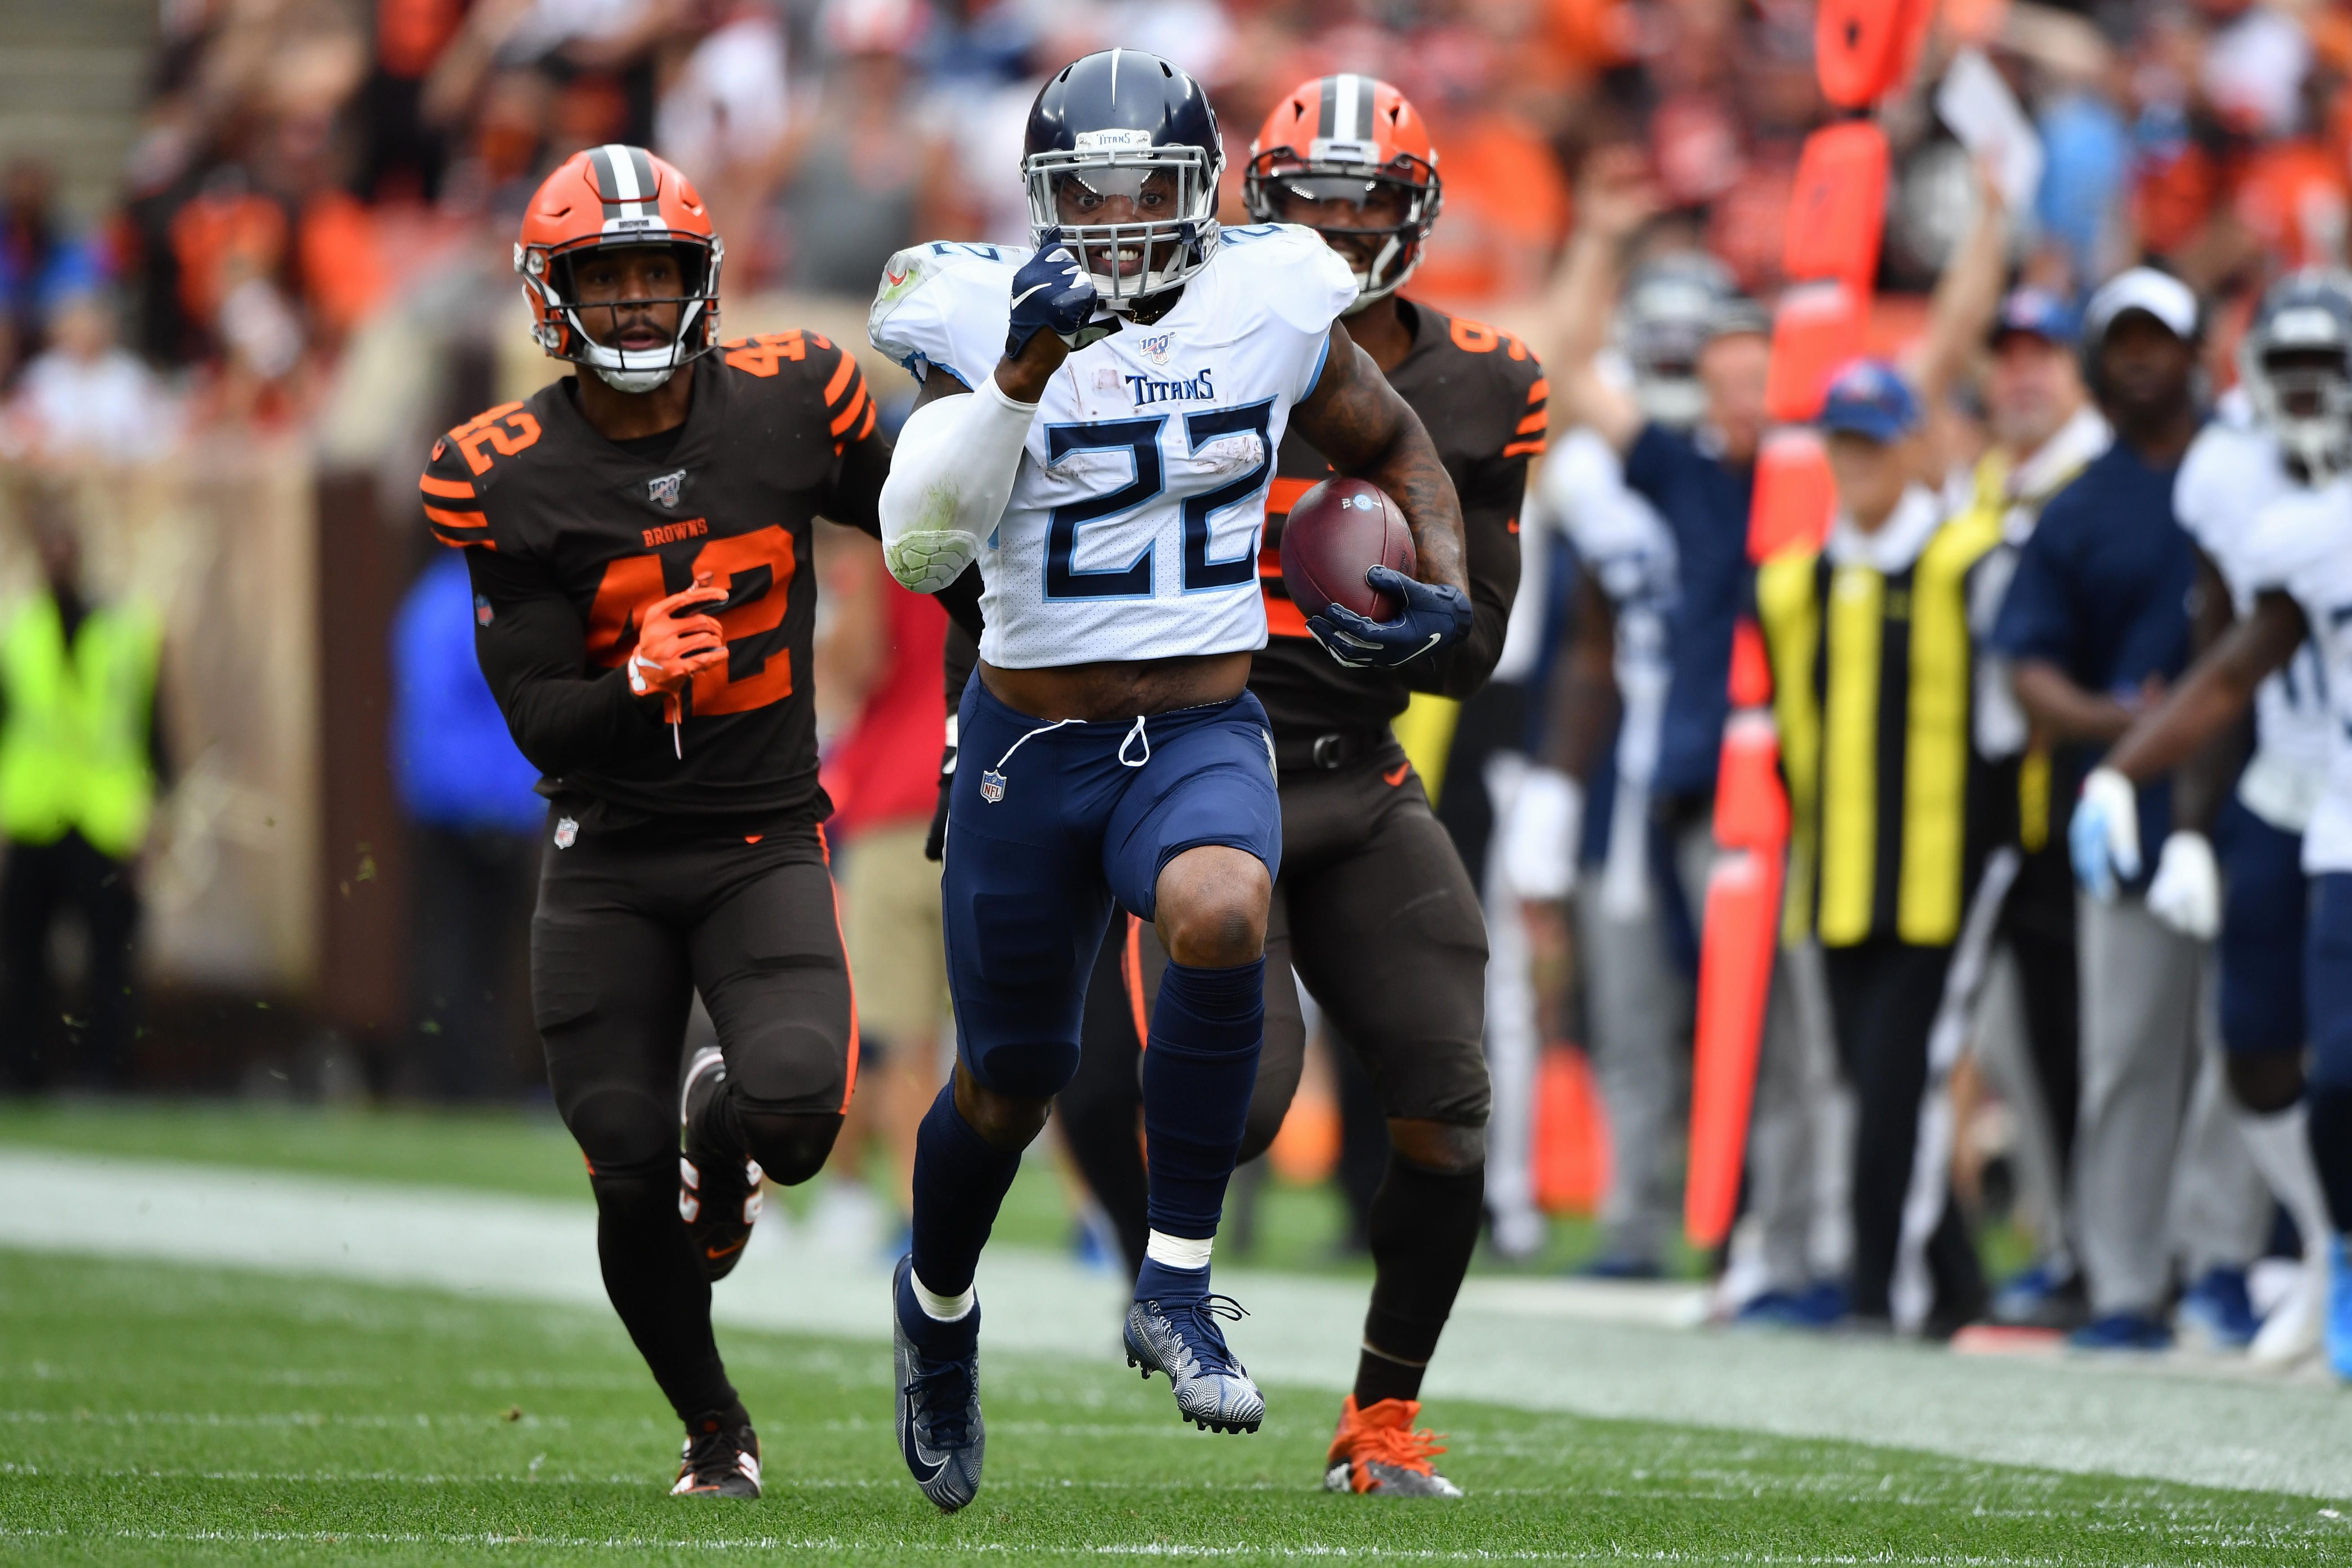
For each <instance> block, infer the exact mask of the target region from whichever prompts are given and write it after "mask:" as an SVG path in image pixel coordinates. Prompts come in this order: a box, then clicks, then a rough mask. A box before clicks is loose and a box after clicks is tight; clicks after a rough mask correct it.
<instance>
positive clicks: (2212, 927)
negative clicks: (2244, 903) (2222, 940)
mask: <svg viewBox="0 0 2352 1568" xmlns="http://www.w3.org/2000/svg"><path fill="white" fill-rule="evenodd" d="M2147 912H2148V913H2149V914H2150V915H2155V916H2156V917H2157V918H2158V920H2161V921H2163V922H2164V923H2165V924H2166V925H2169V926H2171V927H2172V928H2173V929H2174V930H2175V931H2178V932H2179V933H2180V934H2181V935H2182V936H2194V937H2195V938H2197V940H2199V941H2200V942H2210V941H2211V940H2212V939H2213V938H2214V937H2215V936H2220V935H2221V867H2220V866H2219V865H2217V864H2216V863H2215V862H2214V860H2213V845H2212V842H2211V841H2210V840H2208V839H2207V838H2206V837H2205V835H2204V834H2202V833H2190V832H2177V833H2171V834H2168V835H2167V836H2166V838H2165V841H2164V848H2163V849H2161V850H2159V851H2158V852H2157V856H2156V874H2155V875H2154V876H2152V877H2150V878H2149V879H2148V883H2147Z"/></svg>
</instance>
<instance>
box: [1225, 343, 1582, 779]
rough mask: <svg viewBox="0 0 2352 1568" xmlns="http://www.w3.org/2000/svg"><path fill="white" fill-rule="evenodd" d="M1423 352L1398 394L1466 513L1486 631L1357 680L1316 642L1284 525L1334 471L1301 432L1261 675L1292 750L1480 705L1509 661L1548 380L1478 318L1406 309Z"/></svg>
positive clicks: (1477, 613) (1286, 483)
mask: <svg viewBox="0 0 2352 1568" xmlns="http://www.w3.org/2000/svg"><path fill="white" fill-rule="evenodd" d="M1397 308H1398V309H1399V310H1400V311H1402V313H1403V315H1404V319H1405V320H1406V322H1407V323H1408V324H1409V325H1411V326H1412V334H1413V337H1412V350H1410V351H1409V352H1408V353H1407V354H1406V355H1405V357H1404V361H1403V362H1402V364H1400V365H1398V366H1397V368H1396V369H1395V370H1393V371H1390V372H1389V384H1390V385H1391V386H1392V387H1394V388H1396V390H1397V393H1398V395H1399V396H1401V397H1402V398H1403V399H1404V401H1405V402H1407V403H1408V404H1410V405H1411V406H1412V411H1413V412H1414V413H1417V414H1419V415H1420V416H1421V423H1422V424H1423V426H1424V427H1425V428H1426V429H1427V430H1428V431H1429V435H1430V439H1431V440H1432V441H1433V442H1435V443H1436V444H1437V451H1438V455H1439V456H1440V457H1442V458H1443V459H1444V463H1445V471H1446V472H1447V473H1448V474H1449V475H1451V476H1453V478H1454V491H1455V493H1456V494H1457V495H1458V496H1460V497H1461V500H1462V524H1463V529H1464V532H1465V536H1466V538H1465V545H1466V547H1467V548H1466V549H1465V558H1466V564H1467V567H1468V570H1469V574H1470V602H1471V609H1472V612H1473V619H1472V622H1471V628H1470V632H1469V635H1467V636H1466V637H1465V638H1463V639H1462V641H1460V642H1459V643H1455V644H1454V646H1453V647H1451V648H1448V649H1447V650H1445V651H1444V653H1441V654H1438V655H1437V656H1435V657H1433V658H1426V659H1416V660H1414V661H1413V662H1412V663H1411V664H1406V665H1404V666H1403V667H1402V668H1401V669H1394V670H1357V669H1349V668H1348V667H1347V666H1345V665H1343V664H1339V662H1338V661H1337V660H1335V659H1333V658H1332V657H1331V655H1330V654H1328V653H1325V652H1324V651H1323V649H1322V647H1321V646H1320V645H1319V644H1318V643H1316V641H1315V639H1314V638H1313V637H1312V636H1310V635H1309V634H1308V633H1307V619H1306V617H1305V616H1304V615H1302V614H1300V613H1299V610H1298V606H1297V605H1296V604H1294V603H1292V602H1291V600H1290V594H1289V591H1287V590H1286V589H1285V588H1284V587H1283V583H1282V559H1281V555H1280V550H1281V544H1282V522H1283V519H1284V518H1285V517H1287V516H1288V514H1289V511H1290V508H1291V507H1292V505H1293V504H1294V503H1296V502H1297V499H1298V497H1301V496H1303V495H1305V494H1306V493H1307V490H1308V489H1309V488H1311V487H1312V486H1316V485H1318V484H1320V483H1321V482H1322V481H1324V480H1325V479H1328V478H1329V477H1330V476H1331V465H1330V464H1328V463H1327V462H1325V461H1324V458H1323V455H1322V454H1321V453H1319V452H1317V451H1316V450H1315V449H1314V448H1313V447H1312V446H1310V445H1308V444H1307V440H1306V438H1305V437H1304V436H1302V435H1301V434H1299V433H1298V429H1297V425H1295V424H1294V425H1293V426H1292V427H1291V428H1290V429H1289V430H1288V431H1287V432H1286V433H1285V434H1284V435H1283V438H1282V451H1281V453H1280V461H1279V463H1278V465H1277V466H1276V477H1275V480H1274V485H1273V488H1272V490H1271V491H1270V492H1269V494H1268V495H1267V497H1266V505H1265V525H1266V526H1265V544H1264V547H1263V549H1261V550H1260V552H1259V556H1258V581H1259V584H1260V586H1261V587H1263V588H1264V590H1265V618H1266V631H1267V633H1268V636H1267V642H1266V645H1265V648H1264V649H1262V650H1260V652H1259V653H1258V654H1257V657H1256V660H1255V663H1254V664H1252V666H1251V669H1250V690H1252V691H1254V692H1255V693H1256V694H1257V695H1258V700H1259V701H1260V702H1262V703H1264V704H1265V711H1266V716H1268V717H1269V718H1271V719H1272V720H1273V721H1274V733H1275V736H1276V739H1278V740H1294V739H1299V738H1311V737H1315V736H1318V735H1323V734H1328V733H1330V732H1332V731H1335V730H1370V729H1377V728H1379V727H1381V726H1384V725H1386V724H1387V723H1388V722H1389V720H1391V719H1392V718H1394V717H1395V716H1397V715H1398V714H1400V713H1402V712H1403V711H1404V706H1405V703H1406V701H1407V699H1408V698H1409V697H1410V696H1411V695H1412V693H1414V692H1417V691H1423V692H1436V693H1439V694H1441V695H1445V696H1452V697H1462V696H1467V695H1470V694H1471V693H1472V692H1475V691H1476V690H1477V689H1478V688H1479V687H1480V686H1481V685H1485V684H1486V677H1487V675H1488V674H1491V673H1492V672H1493V670H1494V668H1495V661H1496V659H1498V658H1500V657H1501V656H1502V652H1503V628H1504V623H1505V622H1507V621H1508V620H1509V619H1510V614H1511V601H1512V599H1513V598H1514V597H1515V596H1516V595H1517V592H1518V586H1519V538H1518V534H1519V506H1520V503H1521V502H1522V501H1523V500H1524V499H1525V498H1526V495H1527V487H1528V459H1529V458H1531V457H1533V456H1535V455H1537V454H1538V453H1540V452H1541V451H1542V450H1543V449H1544V428H1545V400H1546V398H1547V396H1548V395H1549V387H1548V386H1547V385H1546V384H1545V382H1544V373H1543V367H1542V366H1541V365H1539V364H1538V363H1537V362H1536V359H1535V356H1534V355H1533V354H1531V353H1529V352H1528V347H1527V345H1526V344H1525V343H1522V342H1520V341H1519V340H1517V338H1514V337H1512V336H1511V335H1510V334H1509V333H1507V332H1500V331H1497V330H1496V329H1494V328H1492V327H1488V326H1486V325H1485V324H1483V323H1481V322H1477V321H1473V320H1470V319H1467V318H1464V317H1455V316H1448V315H1446V314H1444V312H1443V311H1439V310H1433V309H1432V308H1429V307H1428V306H1426V305H1417V304H1414V303H1413V302H1412V301H1411V300H1404V299H1400V300H1399V301H1398V302H1397Z"/></svg>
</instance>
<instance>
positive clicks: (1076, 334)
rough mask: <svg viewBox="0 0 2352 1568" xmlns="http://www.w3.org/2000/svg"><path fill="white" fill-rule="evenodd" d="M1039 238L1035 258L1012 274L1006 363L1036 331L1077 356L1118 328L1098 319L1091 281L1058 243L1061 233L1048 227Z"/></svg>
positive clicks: (1098, 303) (1099, 304)
mask: <svg viewBox="0 0 2352 1568" xmlns="http://www.w3.org/2000/svg"><path fill="white" fill-rule="evenodd" d="M1044 239H1045V243H1044V244H1042V245H1040V246H1038V247H1037V254H1036V255H1034V256H1031V257H1030V258H1029V259H1028V260H1027V261H1026V262H1024V263H1023V264H1022V267H1021V270H1020V271H1018V272H1016V273H1014V274H1013V320H1012V325H1011V326H1010V327H1009V328H1008V329H1006V331H1005V334H1004V357H1005V358H1006V359H1008V360H1017V359H1019V358H1020V357H1021V350H1024V349H1025V348H1027V347H1028V346H1029V340H1030V339H1032V338H1034V337H1035V336H1036V335H1037V334H1038V333H1040V332H1046V331H1050V332H1052V333H1053V334H1054V336H1055V337H1057V338H1059V339H1061V340H1062V341H1063V342H1065V343H1067V344H1068V345H1069V346H1070V351H1071V352H1072V353H1076V351H1077V350H1080V349H1083V348H1085V347H1086V346H1087V344H1088V343H1095V342H1099V341H1101V340H1103V339H1105V338H1108V337H1109V336H1110V335H1111V334H1112V333H1113V332H1116V331H1118V317H1116V316H1104V315H1102V301H1101V300H1100V299H1099V298H1097V297H1096V294H1095V286H1094V280H1093V279H1092V278H1090V277H1087V269H1086V268H1085V267H1081V266H1079V265H1078V259H1077V257H1076V256H1073V255H1071V254H1070V247H1069V246H1066V245H1064V244H1062V243H1061V239H1062V231H1061V230H1059V229H1047V230H1046V231H1045V236H1044ZM1097 316H1101V318H1102V319H1099V320H1097V319H1096V318H1097Z"/></svg>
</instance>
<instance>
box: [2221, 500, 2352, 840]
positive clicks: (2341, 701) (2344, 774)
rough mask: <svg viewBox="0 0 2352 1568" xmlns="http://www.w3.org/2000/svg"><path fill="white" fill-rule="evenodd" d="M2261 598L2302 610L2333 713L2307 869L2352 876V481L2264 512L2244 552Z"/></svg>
mask: <svg viewBox="0 0 2352 1568" xmlns="http://www.w3.org/2000/svg"><path fill="white" fill-rule="evenodd" d="M2241 556H2242V559H2243V561H2244V564H2245V569H2246V571H2247V574H2248V578H2249V580H2250V581H2251V582H2252V586H2253V588H2254V590H2255V591H2257V592H2260V591H2263V590H2265V589H2284V591H2287V592H2288V593H2291V594H2293V595H2294V601H2295V602H2296V603H2297V604H2298V605H2300V606H2302V608H2303V614H2304V619H2305V621H2306V622H2309V623H2310V626H2311V640H2312V643H2314V644H2315V645H2316V647H2317V649H2318V654H2319V667H2320V671H2321V674H2322V679H2323V681H2324V684H2325V690H2324V700H2325V702H2326V706H2327V709H2328V713H2329V722H2328V725H2327V761H2326V779H2325V783H2324V785H2323V787H2322V788H2321V789H2320V790H2319V794H2318V799H2317V800H2316V802H2315V804H2314V805H2313V807H2312V810H2311V820H2310V821H2309V823H2308V824H2307V825H2306V826H2305V829H2304V832H2303V869H2304V870H2305V871H2306V872H2308V873H2312V874H2314V875H2317V874H2319V873H2324V872H2352V478H2347V479H2337V480H2335V481H2333V482H2332V483H2330V484H2327V485H2324V486H2320V487H2319V488H2317V489H2307V488H2305V487H2303V486H2296V487H2294V488H2293V489H2290V490H2289V491H2288V492H2287V493H2286V494H2285V495H2284V496H2281V497H2279V498H2278V499H2276V500H2274V501H2273V502H2272V503H2271V504H2270V505H2269V506H2267V507H2263V513H2262V516H2261V517H2259V518H2257V519H2256V520H2255V523H2254V526H2253V528H2252V529H2250V530H2249V531H2248V533H2247V536H2246V538H2245V539H2244V541H2243V545H2242V549H2241Z"/></svg>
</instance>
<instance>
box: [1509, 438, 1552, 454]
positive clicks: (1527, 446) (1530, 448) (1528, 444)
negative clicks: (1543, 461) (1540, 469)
mask: <svg viewBox="0 0 2352 1568" xmlns="http://www.w3.org/2000/svg"><path fill="white" fill-rule="evenodd" d="M1543 449H1544V444H1543V441H1542V438H1541V437H1538V438H1537V439H1536V440H1533V441H1514V442H1512V443H1511V444H1509V445H1508V446H1506V447H1504V448H1503V455H1504V456H1506V457H1533V456H1536V455H1538V454H1539V453H1541V452H1542V451H1543Z"/></svg>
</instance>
